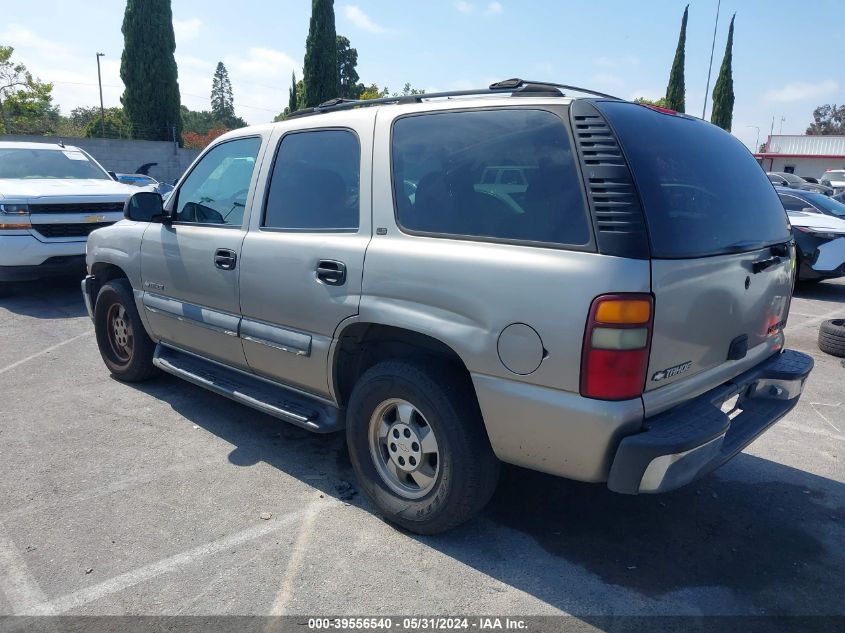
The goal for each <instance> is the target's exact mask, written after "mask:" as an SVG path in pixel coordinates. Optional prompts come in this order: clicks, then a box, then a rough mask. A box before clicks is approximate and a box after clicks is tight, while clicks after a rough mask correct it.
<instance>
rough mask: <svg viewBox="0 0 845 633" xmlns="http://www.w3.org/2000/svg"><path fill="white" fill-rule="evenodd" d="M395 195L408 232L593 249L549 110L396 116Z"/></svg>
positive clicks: (568, 151) (571, 165)
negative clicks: (586, 245) (590, 245)
mask: <svg viewBox="0 0 845 633" xmlns="http://www.w3.org/2000/svg"><path fill="white" fill-rule="evenodd" d="M498 174H501V177H498V178H497V177H496V175H498ZM393 189H394V195H395V200H396V208H397V209H396V210H397V217H398V220H399V224H400V225H401V226H402V227H403V228H404V229H406V230H408V231H410V232H420V233H425V234H436V235H448V236H457V237H469V238H482V239H483V238H491V239H500V240H515V241H529V242H545V243H556V244H564V245H570V246H583V245H585V244H588V243H589V242H590V229H589V224H588V221H587V211H586V207H585V204H584V194H583V187H582V185H581V181H580V178H579V176H578V172H577V170H576V166H575V161H574V158H573V155H572V145H571V143H570V140H569V134H568V132H567V129H566V126H565V125H564V123H563V121H562V120H561V118H560V117H558V116H557V115H555V114H553V113H551V112H548V111H544V110H529V109H512V110H504V109H499V110H475V111H468V112H437V113H432V114H425V115H414V116H408V117H404V118H401V119H398V120H397V121H396V122H395V123H394V125H393Z"/></svg>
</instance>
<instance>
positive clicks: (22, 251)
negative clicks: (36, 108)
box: [0, 142, 138, 284]
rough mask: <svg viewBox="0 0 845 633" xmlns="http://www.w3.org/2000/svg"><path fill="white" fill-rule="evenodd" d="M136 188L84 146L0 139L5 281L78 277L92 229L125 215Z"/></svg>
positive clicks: (1, 278) (0, 278)
mask: <svg viewBox="0 0 845 633" xmlns="http://www.w3.org/2000/svg"><path fill="white" fill-rule="evenodd" d="M137 190H138V189H137V188H136V187H131V186H129V185H124V184H121V183H119V182H115V181H114V180H113V179H112V178H111V177H110V176H109V174H108V172H106V170H105V169H103V167H102V166H101V165H100V164H99V163H98V162H97V161H96V160H94V159H93V158H92V157H91V156H90V155H88V154H87V153H85V152H84V151H82V150H81V149H79V148H76V147H71V146H70V145H53V144H48V143H14V142H6V143H0V284H2V283H4V282H8V281H29V280H33V279H40V278H43V277H51V276H60V275H68V274H77V273H79V274H80V276H81V273H82V272H83V271H84V268H85V243H86V241H87V240H88V235H89V234H90V233H91V231H93V230H95V229H98V228H100V227H103V226H108V225H110V224H114V223H115V222H117V221H118V220H120V219H122V218H123V205H124V203H125V202H126V200H127V198H129V196H131V195H132V193H133V192H135V191H137Z"/></svg>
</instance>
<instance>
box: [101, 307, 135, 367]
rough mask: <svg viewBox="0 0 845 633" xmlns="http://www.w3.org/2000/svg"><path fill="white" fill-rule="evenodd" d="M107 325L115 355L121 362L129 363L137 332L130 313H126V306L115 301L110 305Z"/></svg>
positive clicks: (110, 343)
mask: <svg viewBox="0 0 845 633" xmlns="http://www.w3.org/2000/svg"><path fill="white" fill-rule="evenodd" d="M106 327H107V329H108V339H109V346H110V347H111V350H112V352H113V353H114V355H115V357H116V358H117V360H118V361H120V362H121V363H128V362H129V361H130V360H132V351H133V349H134V345H135V333H134V331H133V329H132V322H131V321H130V320H129V315H128V314H127V313H126V308H124V307H123V305H122V304H120V303H113V304H112V305H111V306H109V310H108V314H107V315H106Z"/></svg>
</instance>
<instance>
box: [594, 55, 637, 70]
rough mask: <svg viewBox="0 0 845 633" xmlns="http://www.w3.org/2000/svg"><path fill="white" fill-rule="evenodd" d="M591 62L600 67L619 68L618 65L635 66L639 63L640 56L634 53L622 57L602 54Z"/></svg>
mask: <svg viewBox="0 0 845 633" xmlns="http://www.w3.org/2000/svg"><path fill="white" fill-rule="evenodd" d="M593 63H594V64H595V65H596V66H599V67H600V68H619V67H620V66H636V65H638V64H639V63H640V58H639V57H637V56H636V55H623V56H622V57H607V56H605V55H602V56H601V57H597V58H596V59H594V60H593Z"/></svg>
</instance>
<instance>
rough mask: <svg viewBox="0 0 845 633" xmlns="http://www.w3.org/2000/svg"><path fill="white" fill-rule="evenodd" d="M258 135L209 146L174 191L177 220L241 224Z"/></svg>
mask: <svg viewBox="0 0 845 633" xmlns="http://www.w3.org/2000/svg"><path fill="white" fill-rule="evenodd" d="M260 147H261V139H260V138H257V137H250V138H240V139H235V140H233V141H226V142H225V143H221V144H220V145H218V146H216V147H214V148H212V149H211V150H210V151H209V152H208V153H207V154H206V155H205V156H203V158H202V160H200V162H199V163H197V165H196V167H194V169H193V171H191V173H190V174H189V175H188V177H187V178H186V179H185V182H184V183H182V186H181V187H180V188H179V191H177V192H176V195H177V196H178V198H177V199H176V205H175V209H176V215H175V217H174V218H173V219H174V220H175V221H176V222H182V223H195V224H219V225H223V226H230V227H240V226H241V224H243V219H244V209H245V208H246V197H247V194H248V193H249V185H250V182H251V181H252V172H253V171H254V170H255V161H256V158H257V157H258V150H259V148H260Z"/></svg>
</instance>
